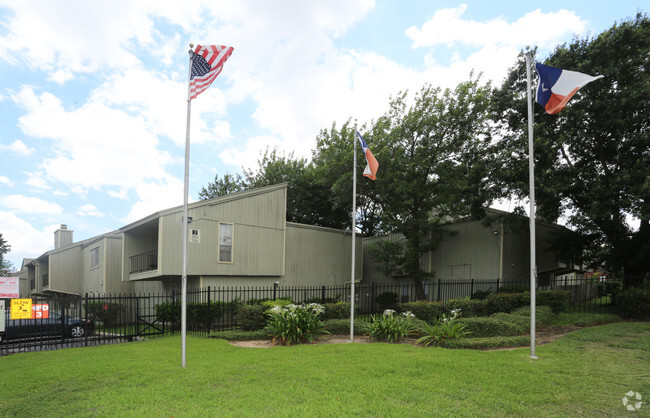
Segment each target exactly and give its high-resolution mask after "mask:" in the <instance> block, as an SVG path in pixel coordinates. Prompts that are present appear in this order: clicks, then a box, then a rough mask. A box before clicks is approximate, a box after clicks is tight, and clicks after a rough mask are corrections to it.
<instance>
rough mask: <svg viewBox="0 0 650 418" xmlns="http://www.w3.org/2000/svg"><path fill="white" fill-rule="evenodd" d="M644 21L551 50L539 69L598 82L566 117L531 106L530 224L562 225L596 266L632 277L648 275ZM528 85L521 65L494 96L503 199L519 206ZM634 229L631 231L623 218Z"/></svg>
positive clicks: (648, 44) (648, 30) (649, 41)
mask: <svg viewBox="0 0 650 418" xmlns="http://www.w3.org/2000/svg"><path fill="white" fill-rule="evenodd" d="M649 57H650V21H649V20H648V17H647V15H644V14H641V13H639V14H637V15H636V17H635V18H631V19H627V20H625V21H623V22H621V23H620V24H618V23H617V24H614V26H612V27H611V28H610V29H609V30H606V31H604V32H603V33H601V34H599V35H598V36H596V37H594V38H584V39H576V40H574V41H573V42H571V43H570V44H565V45H562V46H560V47H558V48H557V49H556V50H555V51H554V52H553V53H552V54H551V55H550V56H549V58H548V59H547V60H546V61H545V64H547V65H551V66H554V67H558V68H564V69H571V70H575V71H580V72H584V73H587V74H592V75H596V74H602V75H604V76H605V78H604V79H600V80H598V81H595V82H593V83H590V84H588V85H587V86H585V87H583V88H582V89H581V90H580V91H579V92H578V93H577V94H576V96H575V97H574V98H573V99H572V100H571V102H570V103H569V105H568V106H567V108H566V109H564V110H562V111H561V112H560V113H559V114H557V115H547V114H545V113H544V111H543V109H542V108H541V107H540V106H538V105H535V117H534V120H535V134H534V137H535V143H534V150H535V181H536V182H535V192H536V200H537V203H538V212H537V216H538V217H541V218H544V219H547V220H550V221H555V220H557V219H558V217H559V216H561V215H564V216H567V217H568V223H569V226H570V227H572V228H573V229H574V230H576V231H577V232H579V233H580V236H581V237H582V240H581V241H580V242H579V243H578V244H579V245H580V246H582V247H583V248H584V249H585V251H586V256H587V257H588V260H590V261H592V262H593V263H594V264H601V263H605V264H606V265H607V266H608V267H609V268H610V269H612V270H614V271H617V272H624V274H626V275H637V274H641V273H643V272H647V271H648V270H649V268H650V200H649V198H650V176H648V167H650V152H649V150H650V129H649V128H650V114H649V113H648V109H649V108H650V76H649V74H650V59H649ZM525 95H526V84H525V65H524V64H523V57H520V59H519V62H518V64H517V66H516V67H515V68H513V69H512V70H511V72H510V74H509V76H508V78H507V79H506V82H505V83H504V85H503V86H502V88H501V89H499V90H497V91H496V92H495V101H494V109H493V110H494V112H495V113H494V115H495V116H494V118H495V120H496V121H498V122H499V123H500V126H499V127H500V128H501V133H502V140H501V142H500V146H501V147H502V148H503V152H502V153H501V154H500V155H501V157H502V159H501V163H500V166H499V170H497V171H495V178H498V179H499V182H500V185H501V186H502V192H503V193H504V194H505V195H507V194H512V195H515V196H518V197H520V198H526V197H527V196H528V194H529V191H528V185H527V176H528V174H527V171H528V162H527V151H526V150H527V129H526V128H525V126H526V125H525V124H526V120H527V119H526V118H527V116H526V105H525V97H526V96H525ZM630 215H631V216H634V217H635V218H636V219H638V220H639V221H640V226H639V227H638V228H632V227H630V225H629V224H628V222H627V217H628V216H630Z"/></svg>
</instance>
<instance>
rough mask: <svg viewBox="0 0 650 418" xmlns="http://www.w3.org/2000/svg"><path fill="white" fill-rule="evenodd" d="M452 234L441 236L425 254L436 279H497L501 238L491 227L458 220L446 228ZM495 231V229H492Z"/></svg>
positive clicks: (475, 222) (477, 222)
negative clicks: (458, 221) (435, 245)
mask: <svg viewBox="0 0 650 418" xmlns="http://www.w3.org/2000/svg"><path fill="white" fill-rule="evenodd" d="M446 229H447V230H449V231H451V232H453V233H454V235H451V236H449V235H447V236H445V237H443V240H442V242H441V243H440V244H439V247H438V248H437V249H436V250H435V251H433V252H431V253H430V254H429V259H430V267H429V269H430V270H429V271H430V272H431V273H434V274H435V277H436V278H440V279H497V278H498V277H499V257H500V254H499V252H500V246H501V240H500V237H499V235H498V233H497V234H493V233H492V228H489V227H485V226H483V225H482V224H481V222H479V221H469V222H462V223H458V224H454V225H451V226H449V227H447V228H446ZM494 230H495V231H498V229H494Z"/></svg>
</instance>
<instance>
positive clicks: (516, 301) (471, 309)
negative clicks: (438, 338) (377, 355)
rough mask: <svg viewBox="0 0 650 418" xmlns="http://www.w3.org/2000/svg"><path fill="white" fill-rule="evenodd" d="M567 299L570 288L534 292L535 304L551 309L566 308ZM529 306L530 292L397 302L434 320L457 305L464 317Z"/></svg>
mask: <svg viewBox="0 0 650 418" xmlns="http://www.w3.org/2000/svg"><path fill="white" fill-rule="evenodd" d="M570 300H571V292H570V291H562V290H560V291H558V290H543V291H539V292H537V295H536V305H537V306H538V307H539V306H546V307H548V308H550V310H551V312H553V313H559V312H562V311H564V310H567V309H568V307H569V301H570ZM526 306H530V293H528V292H524V293H496V294H492V295H489V296H488V297H487V298H485V299H456V300H450V301H447V302H444V303H443V302H427V301H419V302H409V303H401V304H399V310H400V311H402V312H406V311H411V312H412V313H413V315H415V316H416V318H418V319H422V320H423V321H426V322H428V323H434V322H435V321H436V320H437V319H438V318H440V317H441V316H442V315H443V314H445V315H448V314H449V312H450V311H451V310H454V309H460V310H461V315H462V316H463V317H465V318H467V317H486V316H490V315H493V314H495V313H499V312H505V313H510V312H512V311H514V310H516V309H519V308H522V307H526Z"/></svg>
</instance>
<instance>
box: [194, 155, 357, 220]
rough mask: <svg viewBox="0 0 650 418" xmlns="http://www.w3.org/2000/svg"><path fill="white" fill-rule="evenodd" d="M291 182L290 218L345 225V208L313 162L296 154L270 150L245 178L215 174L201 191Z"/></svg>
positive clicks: (219, 192) (203, 195)
mask: <svg viewBox="0 0 650 418" xmlns="http://www.w3.org/2000/svg"><path fill="white" fill-rule="evenodd" d="M279 183H287V221H289V222H297V223H303V224H309V225H318V226H326V227H331V228H341V227H344V225H345V218H347V217H349V215H347V213H345V209H342V208H339V207H337V206H336V205H333V204H332V202H331V201H330V192H329V187H328V186H327V185H326V184H325V183H324V182H323V181H322V180H320V179H319V178H318V175H317V170H316V168H315V167H314V165H313V164H311V163H309V162H308V161H307V160H306V159H304V158H295V157H294V154H293V153H290V154H289V155H287V156H285V155H280V154H279V153H278V152H277V150H275V149H274V150H272V151H269V150H267V151H266V152H265V153H264V155H262V157H261V159H259V160H258V168H257V170H244V177H243V178H242V177H241V176H240V175H238V174H237V175H231V174H226V175H224V176H223V177H222V178H219V177H218V176H217V177H215V181H214V182H210V183H209V184H208V186H207V188H206V187H203V188H202V190H201V192H200V193H199V198H200V199H202V200H205V199H211V198H214V197H218V196H224V195H227V194H229V193H233V192H237V191H241V190H248V189H255V188H259V187H264V186H270V185H274V184H279Z"/></svg>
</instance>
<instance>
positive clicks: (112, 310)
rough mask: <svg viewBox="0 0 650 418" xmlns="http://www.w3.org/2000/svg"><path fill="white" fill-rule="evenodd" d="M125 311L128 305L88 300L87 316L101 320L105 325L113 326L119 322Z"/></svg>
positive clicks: (93, 319)
mask: <svg viewBox="0 0 650 418" xmlns="http://www.w3.org/2000/svg"><path fill="white" fill-rule="evenodd" d="M124 311H126V307H125V306H123V305H120V304H119V303H110V302H102V301H97V302H88V304H87V312H86V316H87V317H88V319H90V320H92V321H94V322H98V321H99V322H101V323H102V324H103V325H104V326H105V327H111V326H113V325H115V324H116V323H117V321H118V318H119V316H120V314H122V313H123V312H124Z"/></svg>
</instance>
